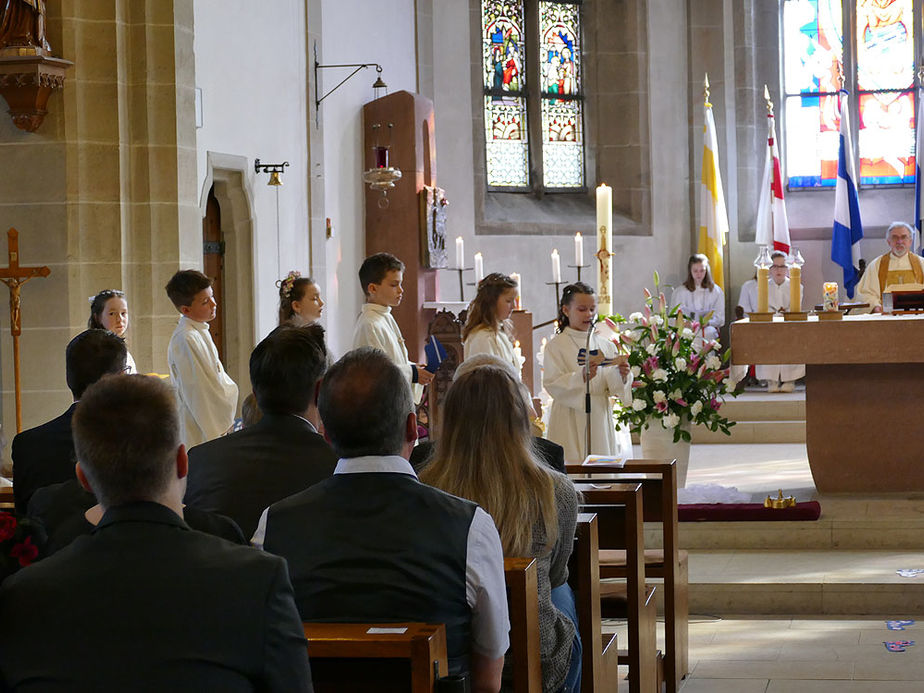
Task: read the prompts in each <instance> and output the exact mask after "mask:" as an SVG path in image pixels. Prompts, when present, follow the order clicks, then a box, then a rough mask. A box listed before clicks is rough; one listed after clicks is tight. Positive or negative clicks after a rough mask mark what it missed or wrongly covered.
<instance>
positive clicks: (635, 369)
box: [629, 366, 642, 378]
mask: <svg viewBox="0 0 924 693" xmlns="http://www.w3.org/2000/svg"><path fill="white" fill-rule="evenodd" d="M629 372H630V373H631V374H632V377H633V378H637V377H638V376H639V375H640V374H641V372H642V369H641V368H639V367H638V366H632V368H630V369H629Z"/></svg>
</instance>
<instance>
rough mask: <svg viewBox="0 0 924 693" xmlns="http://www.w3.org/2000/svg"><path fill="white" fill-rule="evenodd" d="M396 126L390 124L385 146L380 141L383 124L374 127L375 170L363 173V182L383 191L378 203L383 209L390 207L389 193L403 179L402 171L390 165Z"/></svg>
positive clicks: (371, 169) (373, 153)
mask: <svg viewBox="0 0 924 693" xmlns="http://www.w3.org/2000/svg"><path fill="white" fill-rule="evenodd" d="M394 126H395V124H394V123H388V142H387V143H385V144H382V143H381V141H380V140H379V136H380V132H381V129H382V124H381V123H375V124H374V125H373V126H372V131H373V133H375V137H374V139H375V141H374V143H373V145H372V155H373V168H370V169H369V170H368V171H365V172H364V173H363V180H364V181H365V182H366V183H368V184H369V187H370V188H372V189H373V190H379V191H381V193H382V197H381V198H380V199H379V201H378V206H379V207H380V208H382V209H385V208H386V207H388V191H389V190H390V189H392V188H394V187H395V183H396V182H397V181H399V180H400V179H401V171H399V170H398V169H396V168H393V167H391V166H389V165H388V150H389V149H390V147H391V130H392V128H393V127H394Z"/></svg>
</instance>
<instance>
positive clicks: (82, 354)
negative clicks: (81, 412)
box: [10, 329, 128, 514]
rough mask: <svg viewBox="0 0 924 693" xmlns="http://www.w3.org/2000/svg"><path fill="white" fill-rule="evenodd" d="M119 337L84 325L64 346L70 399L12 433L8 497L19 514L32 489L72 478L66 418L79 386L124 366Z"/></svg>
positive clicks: (71, 443)
mask: <svg viewBox="0 0 924 693" xmlns="http://www.w3.org/2000/svg"><path fill="white" fill-rule="evenodd" d="M127 354H128V351H127V349H126V348H125V342H124V340H122V338H121V337H117V336H116V335H115V334H113V333H112V332H109V331H107V330H99V329H92V330H85V331H84V332H81V333H80V334H79V335H77V336H76V337H74V338H73V339H72V340H71V341H70V342H69V343H68V345H67V348H66V349H65V351H64V361H65V366H64V367H65V378H66V380H67V387H68V389H69V390H70V391H71V395H72V396H73V398H74V403H73V404H71V406H70V407H68V409H67V411H65V412H64V413H63V414H61V415H60V416H58V417H56V418H54V419H52V420H51V421H48V422H46V423H43V424H42V425H41V426H36V427H35V428H30V429H28V430H26V431H23V432H22V433H18V434H17V435H16V436H15V437H14V438H13V445H12V448H11V449H10V456H11V457H12V459H13V499H14V501H15V505H16V512H18V513H20V514H25V513H26V509H27V508H28V505H29V499H30V498H31V497H32V494H33V493H35V491H36V490H38V489H40V488H42V487H43V486H50V485H51V484H57V483H60V482H62V481H67V480H68V479H73V478H74V463H75V459H74V437H73V435H72V434H71V418H72V417H73V415H74V409H75V407H76V406H77V402H78V401H79V400H80V398H81V397H82V396H83V393H84V391H85V390H86V389H87V388H88V387H89V386H90V385H92V384H93V383H95V382H96V381H97V380H99V379H100V378H102V377H103V376H104V375H107V374H110V373H122V372H123V371H124V370H125V366H126V358H127Z"/></svg>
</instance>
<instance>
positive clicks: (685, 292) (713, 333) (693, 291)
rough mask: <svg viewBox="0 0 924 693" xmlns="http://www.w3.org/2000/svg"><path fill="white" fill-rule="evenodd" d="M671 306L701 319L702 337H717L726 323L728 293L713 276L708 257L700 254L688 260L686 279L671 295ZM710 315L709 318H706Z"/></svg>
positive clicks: (696, 318)
mask: <svg viewBox="0 0 924 693" xmlns="http://www.w3.org/2000/svg"><path fill="white" fill-rule="evenodd" d="M671 306H672V307H673V306H680V309H681V310H682V311H683V314H684V316H685V317H686V318H687V319H689V320H696V321H699V323H700V325H702V327H703V337H705V338H706V339H718V338H719V330H720V329H721V328H722V325H724V324H725V294H724V293H723V292H722V288H721V287H720V286H718V285H717V284H716V283H715V282H714V281H713V279H712V272H711V271H710V269H709V258H707V257H706V256H705V255H702V254H700V253H696V254H695V255H691V256H690V259H689V260H688V261H687V278H686V279H685V280H684V282H683V284H681V285H680V286H678V287H677V288H675V289H674V291H673V293H672V294H671ZM707 316H708V320H707V321H706V322H703V321H704V320H706V318H707Z"/></svg>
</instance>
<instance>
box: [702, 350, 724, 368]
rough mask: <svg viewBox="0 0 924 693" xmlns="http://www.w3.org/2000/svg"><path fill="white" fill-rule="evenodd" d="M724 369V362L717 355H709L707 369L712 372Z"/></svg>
mask: <svg viewBox="0 0 924 693" xmlns="http://www.w3.org/2000/svg"><path fill="white" fill-rule="evenodd" d="M721 367H722V361H721V360H719V357H718V356H716V355H715V354H709V356H707V357H706V368H708V369H709V370H711V371H717V370H719V369H720V368H721Z"/></svg>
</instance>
